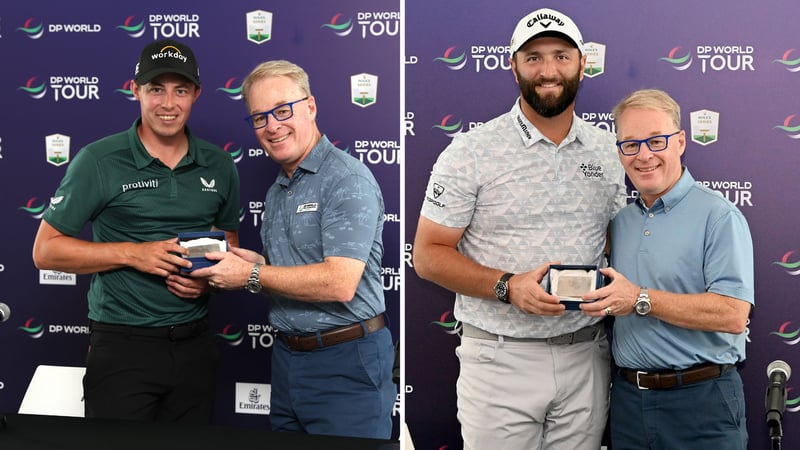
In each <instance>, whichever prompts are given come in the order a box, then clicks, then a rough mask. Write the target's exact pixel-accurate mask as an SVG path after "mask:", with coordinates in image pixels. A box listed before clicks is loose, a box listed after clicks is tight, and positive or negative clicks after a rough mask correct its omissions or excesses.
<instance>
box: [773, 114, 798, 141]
mask: <svg viewBox="0 0 800 450" xmlns="http://www.w3.org/2000/svg"><path fill="white" fill-rule="evenodd" d="M795 116H797V114H790V115H789V116H787V117H786V118H785V119H783V125H775V126H774V127H773V128H777V129H779V130H783V131H785V132H786V136H788V137H790V138H792V139H800V125H795V126H791V125H789V124H790V123H791V122H792V119H794V118H795Z"/></svg>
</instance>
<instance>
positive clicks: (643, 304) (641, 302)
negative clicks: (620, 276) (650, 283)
mask: <svg viewBox="0 0 800 450" xmlns="http://www.w3.org/2000/svg"><path fill="white" fill-rule="evenodd" d="M633 309H634V310H635V311H636V314H638V315H640V316H646V315H648V314H650V294H648V293H647V288H646V287H643V288H639V298H637V299H636V303H634V304H633Z"/></svg>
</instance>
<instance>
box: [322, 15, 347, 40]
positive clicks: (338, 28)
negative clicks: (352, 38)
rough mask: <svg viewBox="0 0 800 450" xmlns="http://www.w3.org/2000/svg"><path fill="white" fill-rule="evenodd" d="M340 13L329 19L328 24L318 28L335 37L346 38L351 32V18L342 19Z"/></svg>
mask: <svg viewBox="0 0 800 450" xmlns="http://www.w3.org/2000/svg"><path fill="white" fill-rule="evenodd" d="M342 16H343V14H342V13H336V14H335V15H334V16H333V17H331V21H330V23H323V24H322V25H321V26H320V28H328V29H330V30H331V31H333V33H334V34H336V35H337V36H347V35H348V34H350V32H351V31H353V18H352V17H351V18H349V19H347V20H344V19H342Z"/></svg>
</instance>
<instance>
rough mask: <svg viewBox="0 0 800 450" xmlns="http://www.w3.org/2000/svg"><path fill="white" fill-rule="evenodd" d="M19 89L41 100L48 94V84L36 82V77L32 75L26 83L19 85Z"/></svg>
mask: <svg viewBox="0 0 800 450" xmlns="http://www.w3.org/2000/svg"><path fill="white" fill-rule="evenodd" d="M17 90H18V91H23V92H25V93H26V94H28V95H29V96H30V97H31V98H35V99H36V100H39V99H40V98H42V97H44V96H45V94H47V85H46V84H45V83H44V82H41V83H40V84H36V77H30V78H28V81H26V82H25V85H24V86H20V87H18V88H17Z"/></svg>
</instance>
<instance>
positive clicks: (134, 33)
mask: <svg viewBox="0 0 800 450" xmlns="http://www.w3.org/2000/svg"><path fill="white" fill-rule="evenodd" d="M135 22H136V16H128V18H126V19H125V21H124V22H122V25H117V29H118V30H122V31H124V32H126V33H128V36H130V37H132V38H140V37H142V35H144V32H145V27H144V19H142V20H140V21H139V23H135Z"/></svg>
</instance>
